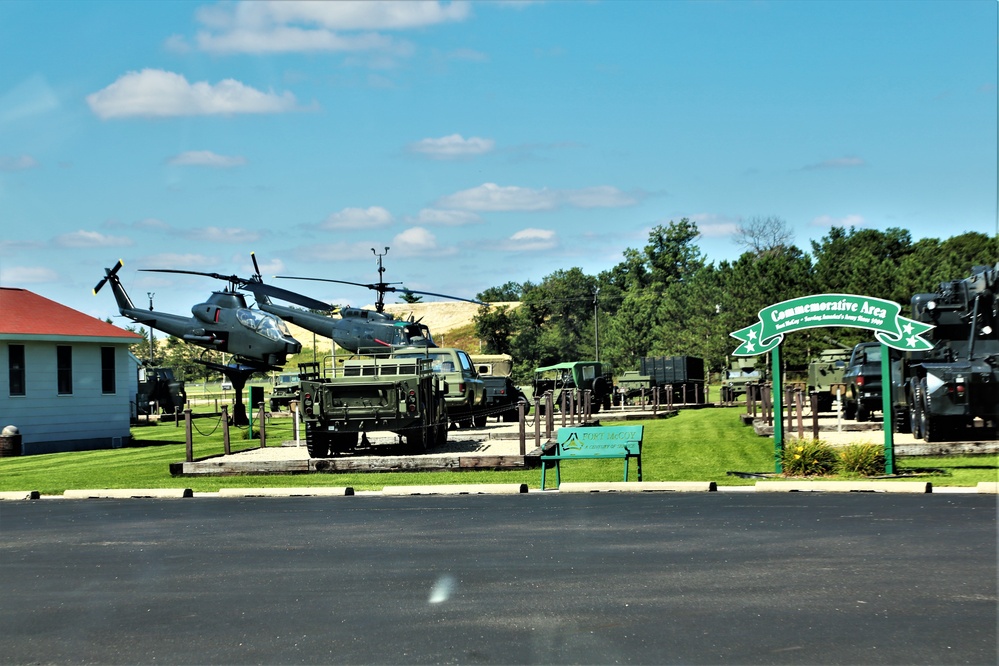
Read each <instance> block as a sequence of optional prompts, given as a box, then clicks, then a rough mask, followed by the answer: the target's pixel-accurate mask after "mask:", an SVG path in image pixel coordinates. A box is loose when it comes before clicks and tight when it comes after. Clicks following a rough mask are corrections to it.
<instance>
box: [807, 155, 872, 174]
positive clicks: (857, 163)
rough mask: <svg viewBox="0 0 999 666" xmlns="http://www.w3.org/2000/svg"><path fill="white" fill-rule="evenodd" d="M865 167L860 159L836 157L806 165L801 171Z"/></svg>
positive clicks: (865, 163)
mask: <svg viewBox="0 0 999 666" xmlns="http://www.w3.org/2000/svg"><path fill="white" fill-rule="evenodd" d="M866 165H867V162H865V161H864V160H863V159H862V158H860V157H837V158H835V159H831V160H825V161H824V162H817V163H815V164H806V165H805V166H803V167H801V168H802V170H803V171H820V170H822V169H852V168H854V167H862V166H866Z"/></svg>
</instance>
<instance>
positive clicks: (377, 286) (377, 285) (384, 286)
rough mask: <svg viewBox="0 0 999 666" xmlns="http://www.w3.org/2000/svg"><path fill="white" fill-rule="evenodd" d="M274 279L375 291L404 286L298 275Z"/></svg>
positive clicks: (393, 289) (392, 289)
mask: <svg viewBox="0 0 999 666" xmlns="http://www.w3.org/2000/svg"><path fill="white" fill-rule="evenodd" d="M274 277H276V278H278V279H281V280H311V281H312V282H335V283H337V284H352V285H354V286H355V287H367V288H368V289H373V290H375V291H395V288H394V287H389V286H388V285H390V284H402V283H401V282H375V283H373V284H369V283H365V282H347V281H346V280H331V279H330V278H314V277H298V276H296V275H275V276H274Z"/></svg>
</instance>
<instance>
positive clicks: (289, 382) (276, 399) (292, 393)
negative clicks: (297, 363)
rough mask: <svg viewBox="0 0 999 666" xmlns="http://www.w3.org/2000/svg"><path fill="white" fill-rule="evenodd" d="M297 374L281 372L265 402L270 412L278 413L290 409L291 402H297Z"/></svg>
mask: <svg viewBox="0 0 999 666" xmlns="http://www.w3.org/2000/svg"><path fill="white" fill-rule="evenodd" d="M298 384H299V379H298V373H297V372H282V373H281V374H280V375H278V377H277V380H276V381H275V383H274V390H273V391H271V397H270V399H269V400H268V401H267V404H268V407H270V411H272V412H279V411H282V410H287V409H288V408H290V407H291V403H292V401H293V400H298V388H299V387H298Z"/></svg>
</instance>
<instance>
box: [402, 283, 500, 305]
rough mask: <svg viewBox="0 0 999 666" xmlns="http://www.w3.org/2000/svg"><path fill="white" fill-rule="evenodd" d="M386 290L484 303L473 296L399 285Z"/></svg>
mask: <svg viewBox="0 0 999 666" xmlns="http://www.w3.org/2000/svg"><path fill="white" fill-rule="evenodd" d="M387 291H401V292H402V293H404V294H425V295H427V296H440V297H441V298H450V299H451V300H452V301H465V302H466V303H475V304H476V305H486V304H485V303H483V302H482V301H479V300H476V299H474V298H462V297H461V296H451V295H450V294H438V293H435V292H432V291H417V290H416V289H406V288H405V287H399V288H398V289H395V288H392V289H388V290H387Z"/></svg>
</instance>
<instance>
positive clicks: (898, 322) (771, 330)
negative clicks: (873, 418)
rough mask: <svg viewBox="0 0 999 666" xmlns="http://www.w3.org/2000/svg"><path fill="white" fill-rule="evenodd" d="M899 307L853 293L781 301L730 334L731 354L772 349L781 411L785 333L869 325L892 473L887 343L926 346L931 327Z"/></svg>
mask: <svg viewBox="0 0 999 666" xmlns="http://www.w3.org/2000/svg"><path fill="white" fill-rule="evenodd" d="M901 310H902V308H901V306H900V305H899V304H898V303H895V302H894V301H888V300H885V299H883V298H874V297H872V296H858V295H856V294H816V295H812V296H802V297H800V298H792V299H790V300H787V301H781V302H780V303H775V304H773V305H770V306H768V307H765V308H763V309H762V310H760V312H759V321H757V322H756V323H755V324H752V325H751V326H747V327H745V328H741V329H739V330H738V331H734V332H733V333H731V334H730V335H731V336H732V337H733V338H735V339H736V340H738V341H739V343H740V344H739V346H738V347H737V348H736V350H735V351H734V352H733V355H734V356H756V355H758V354H765V353H767V352H771V353H772V359H773V368H772V372H773V404H774V407H775V408H776V409H777V410H780V406H781V404H782V400H781V396H782V395H783V388H784V387H783V378H782V377H781V372H780V344H781V342H783V341H784V335H785V334H787V333H791V332H793V331H800V330H804V329H809V328H821V327H830V326H832V327H840V326H845V327H849V328H863V329H868V330H873V331H874V332H875V333H874V337H876V338H877V339H878V341H879V342H881V387H882V388H881V407H882V414H883V423H884V442H885V444H884V449H885V472H886V473H888V474H894V471H895V446H894V439H893V437H892V423H891V411H892V410H891V385H892V384H891V361H890V360H889V358H888V348H889V347H890V348H892V349H898V350H901V351H925V350H928V349H932V348H933V343H931V342H929V341H928V340H926V339H925V338H923V337H921V336H922V334H924V333H926V332H927V331H929V330H930V329H931V328H933V326H931V325H929V324H923V323H921V322H918V321H915V320H912V319H908V318H906V317H903V316H901ZM782 420H783V419H781V418H775V419H774V458H775V465H774V467H775V469H776V471H777V472H780V471H781V455H782V453H783V449H784V428H783V426H782V424H781V421H782Z"/></svg>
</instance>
